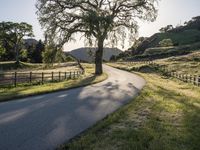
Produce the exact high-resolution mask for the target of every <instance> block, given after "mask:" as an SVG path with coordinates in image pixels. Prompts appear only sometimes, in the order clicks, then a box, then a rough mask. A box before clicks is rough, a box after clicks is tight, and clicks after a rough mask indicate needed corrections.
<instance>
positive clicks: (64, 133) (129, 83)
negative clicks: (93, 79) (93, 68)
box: [0, 66, 145, 150]
mask: <svg viewBox="0 0 200 150" xmlns="http://www.w3.org/2000/svg"><path fill="white" fill-rule="evenodd" d="M104 70H105V71H106V72H107V73H108V75H109V77H108V79H107V80H105V81H103V82H101V83H98V84H95V85H90V86H86V87H81V88H76V89H71V90H66V91H61V92H55V93H51V94H44V95H40V96H32V97H28V98H23V99H20V100H17V101H10V102H3V103H0V149H2V150H13V149H15V150H27V149H28V150H47V149H48V150H51V149H55V148H56V147H57V146H59V145H60V144H62V143H63V142H66V141H67V140H69V139H71V138H73V137H74V136H76V135H77V134H79V133H81V132H82V131H84V130H85V129H87V128H89V127H91V126H92V125H94V124H95V123H96V122H97V121H99V120H101V119H102V118H104V117H105V116H107V115H108V114H110V113H112V112H114V111H115V110H116V109H118V108H119V107H120V106H122V105H124V104H126V103H127V102H128V101H130V100H131V99H132V98H133V97H134V96H136V95H137V94H138V92H139V91H140V90H141V89H142V88H143V86H144V85H145V80H144V79H143V78H141V77H139V76H137V75H134V74H132V73H128V72H125V71H122V70H118V69H115V68H112V67H109V66H104Z"/></svg>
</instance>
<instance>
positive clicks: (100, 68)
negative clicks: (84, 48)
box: [95, 39, 103, 75]
mask: <svg viewBox="0 0 200 150" xmlns="http://www.w3.org/2000/svg"><path fill="white" fill-rule="evenodd" d="M102 57H103V40H102V39H100V40H98V50H97V51H96V56H95V74H96V75H101V74H102V73H103V66H102Z"/></svg>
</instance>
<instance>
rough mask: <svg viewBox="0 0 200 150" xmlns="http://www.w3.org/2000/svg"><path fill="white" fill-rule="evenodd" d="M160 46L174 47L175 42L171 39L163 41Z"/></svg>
mask: <svg viewBox="0 0 200 150" xmlns="http://www.w3.org/2000/svg"><path fill="white" fill-rule="evenodd" d="M159 45H160V46H161V47H169V46H173V45H174V44H173V42H172V40H171V39H163V40H162V41H160V42H159Z"/></svg>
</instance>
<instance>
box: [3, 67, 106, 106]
mask: <svg viewBox="0 0 200 150" xmlns="http://www.w3.org/2000/svg"><path fill="white" fill-rule="evenodd" d="M84 67H85V69H86V72H85V74H84V75H82V76H81V77H80V78H78V79H71V80H66V81H63V82H57V83H46V84H44V85H33V86H24V85H23V86H19V87H16V88H13V87H10V88H0V102H2V101H8V100H13V99H17V98H22V97H27V96H32V95H38V94H45V93H50V92H55V91H60V90H66V89H70V88H75V87H81V86H85V85H89V84H94V83H98V82H101V81H103V80H105V79H107V74H106V73H104V74H103V75H101V76H95V75H94V74H93V72H94V67H93V66H92V65H90V64H84Z"/></svg>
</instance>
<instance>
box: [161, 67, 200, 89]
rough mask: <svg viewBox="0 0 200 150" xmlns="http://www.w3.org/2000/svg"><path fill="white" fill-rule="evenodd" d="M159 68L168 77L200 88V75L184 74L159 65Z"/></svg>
mask: <svg viewBox="0 0 200 150" xmlns="http://www.w3.org/2000/svg"><path fill="white" fill-rule="evenodd" d="M157 66H158V67H160V70H161V71H162V72H163V73H164V74H166V75H167V76H170V77H174V78H176V79H179V80H181V81H183V82H186V83H192V84H193V85H196V86H200V75H191V74H183V73H179V72H176V71H170V70H167V68H165V67H162V66H159V65H157Z"/></svg>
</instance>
